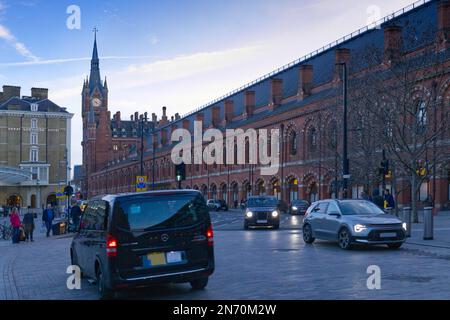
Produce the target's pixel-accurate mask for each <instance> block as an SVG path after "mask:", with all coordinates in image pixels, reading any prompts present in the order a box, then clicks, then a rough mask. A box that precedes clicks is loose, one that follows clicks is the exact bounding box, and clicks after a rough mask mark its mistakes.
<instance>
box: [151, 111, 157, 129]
mask: <svg viewBox="0 0 450 320" xmlns="http://www.w3.org/2000/svg"><path fill="white" fill-rule="evenodd" d="M152 122H153V124H154V125H155V126H156V123H157V122H158V117H157V116H156V113H152Z"/></svg>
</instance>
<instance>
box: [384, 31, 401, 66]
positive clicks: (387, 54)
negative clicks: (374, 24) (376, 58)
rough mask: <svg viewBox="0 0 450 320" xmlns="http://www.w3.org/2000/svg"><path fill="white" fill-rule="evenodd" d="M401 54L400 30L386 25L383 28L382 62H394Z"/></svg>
mask: <svg viewBox="0 0 450 320" xmlns="http://www.w3.org/2000/svg"><path fill="white" fill-rule="evenodd" d="M401 54H402V28H401V27H399V26H396V25H388V26H386V27H385V28H384V61H385V62H387V63H391V62H395V61H396V60H398V58H399V57H400V55H401Z"/></svg>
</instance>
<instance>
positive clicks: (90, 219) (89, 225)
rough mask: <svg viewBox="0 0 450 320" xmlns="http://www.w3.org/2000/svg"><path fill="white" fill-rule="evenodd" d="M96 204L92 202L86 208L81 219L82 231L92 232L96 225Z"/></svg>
mask: <svg viewBox="0 0 450 320" xmlns="http://www.w3.org/2000/svg"><path fill="white" fill-rule="evenodd" d="M94 212H95V209H94V202H91V203H89V204H88V206H87V207H86V210H85V211H84V213H83V217H82V219H81V224H80V230H92V229H93V226H94V225H95V222H94V220H95V215H94Z"/></svg>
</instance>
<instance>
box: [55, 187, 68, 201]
mask: <svg viewBox="0 0 450 320" xmlns="http://www.w3.org/2000/svg"><path fill="white" fill-rule="evenodd" d="M55 194H56V198H57V199H64V198H65V197H66V196H65V195H64V187H60V188H58V187H56V188H55Z"/></svg>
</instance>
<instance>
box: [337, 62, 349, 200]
mask: <svg viewBox="0 0 450 320" xmlns="http://www.w3.org/2000/svg"><path fill="white" fill-rule="evenodd" d="M336 65H339V66H342V81H343V92H342V94H343V99H344V114H343V117H344V119H343V131H344V133H343V135H342V136H343V143H342V148H343V150H342V158H343V159H342V178H343V185H342V187H343V198H344V199H347V197H348V190H347V189H348V179H349V178H350V174H349V170H350V168H349V162H348V151H347V64H346V63H345V62H340V63H336Z"/></svg>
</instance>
